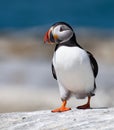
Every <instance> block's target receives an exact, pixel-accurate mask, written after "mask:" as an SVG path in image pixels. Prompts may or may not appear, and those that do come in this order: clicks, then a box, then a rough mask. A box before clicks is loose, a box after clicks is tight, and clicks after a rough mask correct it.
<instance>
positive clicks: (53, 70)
mask: <svg viewBox="0 0 114 130" xmlns="http://www.w3.org/2000/svg"><path fill="white" fill-rule="evenodd" d="M52 74H53V77H54V79H56V80H57V76H56V72H55V68H54V66H53V63H52Z"/></svg>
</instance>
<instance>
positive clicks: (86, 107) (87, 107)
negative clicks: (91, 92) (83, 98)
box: [77, 96, 91, 109]
mask: <svg viewBox="0 0 114 130" xmlns="http://www.w3.org/2000/svg"><path fill="white" fill-rule="evenodd" d="M90 99H91V97H90V96H88V102H87V103H86V104H85V105H82V106H78V107H77V108H78V109H90Z"/></svg>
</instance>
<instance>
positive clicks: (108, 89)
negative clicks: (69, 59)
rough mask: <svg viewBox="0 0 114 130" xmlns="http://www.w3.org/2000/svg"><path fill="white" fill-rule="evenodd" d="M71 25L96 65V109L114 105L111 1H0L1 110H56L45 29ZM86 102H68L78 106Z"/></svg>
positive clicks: (50, 48) (113, 4) (57, 102)
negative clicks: (44, 38) (61, 24)
mask: <svg viewBox="0 0 114 130" xmlns="http://www.w3.org/2000/svg"><path fill="white" fill-rule="evenodd" d="M58 21H64V22H67V23H69V24H70V25H71V26H72V27H73V28H74V30H75V32H76V36H77V41H78V42H79V43H80V45H81V46H82V47H84V48H85V49H87V50H88V51H90V52H92V53H93V55H94V56H95V58H96V59H97V61H98V64H99V74H98V77H97V79H96V82H97V90H96V96H94V97H93V98H92V102H91V106H92V107H94V108H102V107H113V106H114V100H113V99H114V60H113V58H114V1H113V0H84V1H83V0H80V1H78V0H70V1H65V0H58V1H53V0H48V1H44V0H32V1H31V0H10V1H9V0H4V1H3V0H2V1H1V2H0V112H15V111H36V110H42V109H53V108H55V107H58V106H60V104H61V100H60V96H59V90H58V85H57V82H56V81H55V80H54V79H53V76H52V73H51V62H52V55H53V52H54V45H47V44H44V43H43V36H44V34H45V32H46V31H47V30H48V29H49V27H50V26H51V25H52V24H53V23H55V22H58ZM86 100H87V99H84V100H77V99H75V98H71V99H70V101H69V102H68V106H70V107H76V106H77V105H79V104H83V103H85V102H86Z"/></svg>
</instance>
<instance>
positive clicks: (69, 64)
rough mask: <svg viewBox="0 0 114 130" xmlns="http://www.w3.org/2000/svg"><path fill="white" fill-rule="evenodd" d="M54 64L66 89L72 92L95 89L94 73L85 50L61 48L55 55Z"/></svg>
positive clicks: (58, 76)
mask: <svg viewBox="0 0 114 130" xmlns="http://www.w3.org/2000/svg"><path fill="white" fill-rule="evenodd" d="M53 64H54V67H55V71H56V75H57V78H58V80H59V82H61V84H62V85H63V86H64V87H66V88H68V89H70V90H72V91H78V90H80V89H82V90H83V89H84V88H85V87H86V88H88V87H90V86H91V87H93V83H94V77H93V72H92V69H91V65H90V61H89V57H88V55H87V53H86V51H84V50H83V49H81V48H79V47H66V46H61V47H60V48H59V49H58V50H57V51H56V52H55V53H54V57H53ZM88 89H89V88H88Z"/></svg>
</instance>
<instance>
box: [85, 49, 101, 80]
mask: <svg viewBox="0 0 114 130" xmlns="http://www.w3.org/2000/svg"><path fill="white" fill-rule="evenodd" d="M87 53H88V55H89V59H90V63H91V67H92V70H93V74H94V77H95V78H96V76H97V74H98V64H97V61H96V60H95V58H94V57H93V55H92V54H91V53H90V52H88V51H87Z"/></svg>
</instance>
